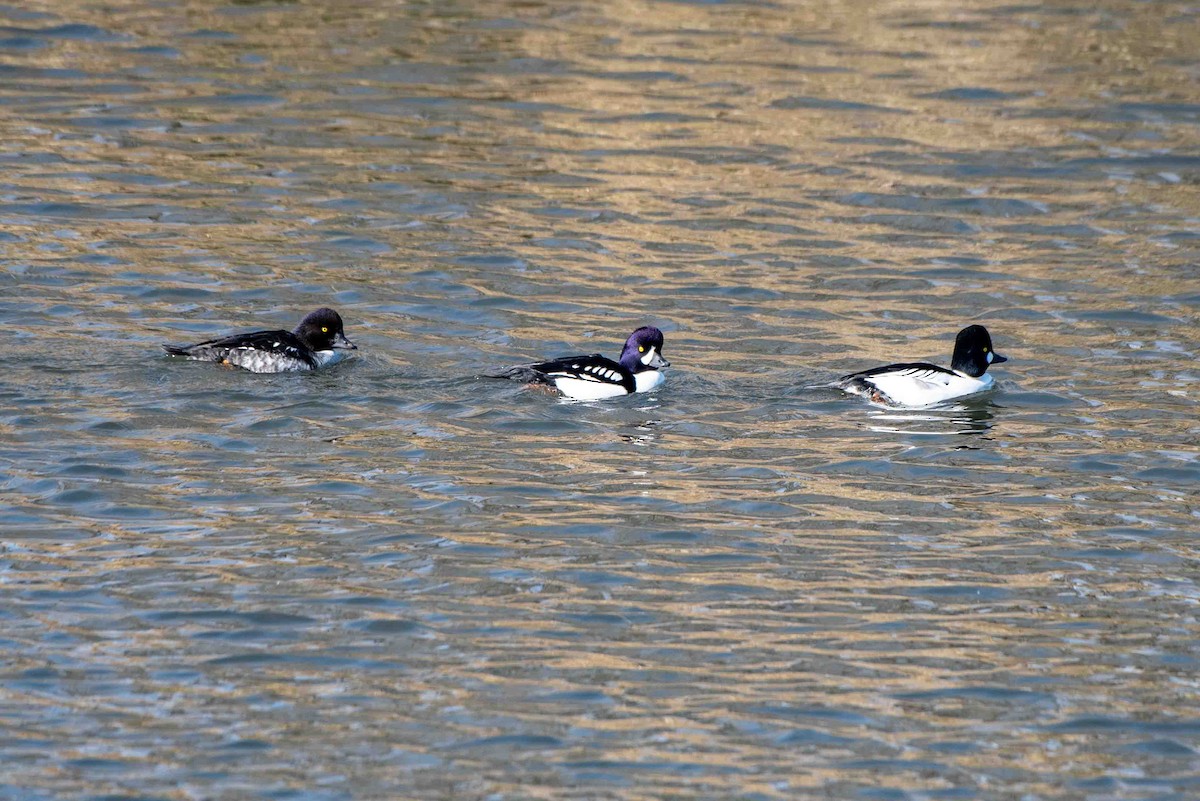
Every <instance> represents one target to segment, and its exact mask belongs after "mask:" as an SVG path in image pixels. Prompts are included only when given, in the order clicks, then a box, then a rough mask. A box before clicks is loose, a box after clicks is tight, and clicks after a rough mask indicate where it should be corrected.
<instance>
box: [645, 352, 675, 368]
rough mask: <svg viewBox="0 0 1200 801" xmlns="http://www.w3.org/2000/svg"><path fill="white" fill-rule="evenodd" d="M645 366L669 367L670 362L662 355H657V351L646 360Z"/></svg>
mask: <svg viewBox="0 0 1200 801" xmlns="http://www.w3.org/2000/svg"><path fill="white" fill-rule="evenodd" d="M646 366H647V367H653V368H655V369H658V368H659V367H670V366H671V363H670V362H669V361H667V360H666V359H664V358H663V357H662V356H659V355H658V354H657V353H655V354H654V356H653V358H651V359H650V361H648V362H646Z"/></svg>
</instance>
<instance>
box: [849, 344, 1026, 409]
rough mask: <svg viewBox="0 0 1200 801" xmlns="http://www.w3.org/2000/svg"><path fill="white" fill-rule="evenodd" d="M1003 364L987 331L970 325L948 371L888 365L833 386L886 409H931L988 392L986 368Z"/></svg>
mask: <svg viewBox="0 0 1200 801" xmlns="http://www.w3.org/2000/svg"><path fill="white" fill-rule="evenodd" d="M1006 361H1008V359H1007V358H1006V357H1004V356H1001V355H1000V354H999V353H997V352H996V351H995V349H994V348H993V347H992V337H991V335H990V334H988V330H987V329H986V328H984V327H983V326H982V325H969V326H967V327H966V328H964V329H963V330H961V331H959V332H958V336H957V337H956V338H955V340H954V356H953V357H952V358H951V360H950V367H949V369H947V368H945V367H939V366H938V365H936V364H929V363H927V362H911V363H905V364H889V365H887V366H885V367H875V368H872V369H870V370H863V371H862V372H859V373H851V374H850V375H847V376H843V377H842V378H840V379H838V380H837V381H836V382H834V384H833V386H835V387H837V388H838V389H841V390H842V391H844V392H848V393H850V394H852V395H862V396H863V397H865V398H867V399H868V400H870V401H871V402H873V403H879V404H883V405H886V406H932V405H933V404H936V403H942V402H944V401H948V400H954V399H956V398H965V397H968V396H970V395H977V394H979V393H980V392H986V391H987V390H989V389H991V388H992V387H993V386H994V385H995V380H994V379H993V378H992V376H990V375H986V373H987V369H988V367H990V366H991V365H993V364H1000V363H1002V362H1006Z"/></svg>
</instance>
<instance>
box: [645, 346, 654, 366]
mask: <svg viewBox="0 0 1200 801" xmlns="http://www.w3.org/2000/svg"><path fill="white" fill-rule="evenodd" d="M653 358H654V346H653V345H651V346H650V349H649V350H647V351H646V355H645V356H643V357H642V364H649V363H650V362H651V360H652V359H653Z"/></svg>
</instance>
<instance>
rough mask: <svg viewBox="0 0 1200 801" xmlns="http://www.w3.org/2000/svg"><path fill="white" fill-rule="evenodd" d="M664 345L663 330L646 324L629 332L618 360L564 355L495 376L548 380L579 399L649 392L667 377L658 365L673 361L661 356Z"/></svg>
mask: <svg viewBox="0 0 1200 801" xmlns="http://www.w3.org/2000/svg"><path fill="white" fill-rule="evenodd" d="M662 348H663V334H662V331H659V330H658V329H657V328H654V327H652V326H643V327H642V328H639V329H637V330H636V331H634V332H633V333H632V334H630V335H629V339H627V340H626V341H625V348H624V350H622V351H621V358H620V359H618V360H617V361H615V362H614V361H613V360H612V359H606V358H605V357H603V356H601V355H600V354H599V353H593V354H592V355H590V356H564V357H562V358H559V359H553V360H551V361H548V362H539V363H537V364H519V365H517V366H516V367H510V368H508V369H507V370H505V371H504V372H503V373H500V374H499V375H497V376H494V377H495V378H512V379H516V380H518V381H528V382H530V383H535V384H548V385H550V386H553V387H554V388H555V389H557V390H558V391H559V392H561V393H562V394H563V395H565V396H566V397H568V398H574V399H576V400H602V399H605V398H616V397H619V396H621V395H630V394H632V393H634V392H648V391H650V390H652V389H654V388H655V387H657V386H659V385H660V384H662V382H663V381H664V380H665V379H664V377H663V374H662V373H660V372H659V369H660V368H663V367H668V366H670V364H671V363H670V362H668V361H667V360H666V359H664V358H663V357H662Z"/></svg>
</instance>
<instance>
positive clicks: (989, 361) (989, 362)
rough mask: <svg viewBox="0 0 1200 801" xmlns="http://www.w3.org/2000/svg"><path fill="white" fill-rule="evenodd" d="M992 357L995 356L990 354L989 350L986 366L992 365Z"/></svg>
mask: <svg viewBox="0 0 1200 801" xmlns="http://www.w3.org/2000/svg"><path fill="white" fill-rule="evenodd" d="M994 355H995V354H993V353H992V352H991V351H990V350H989V351H988V364H991V363H992V357H993V356H994Z"/></svg>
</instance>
